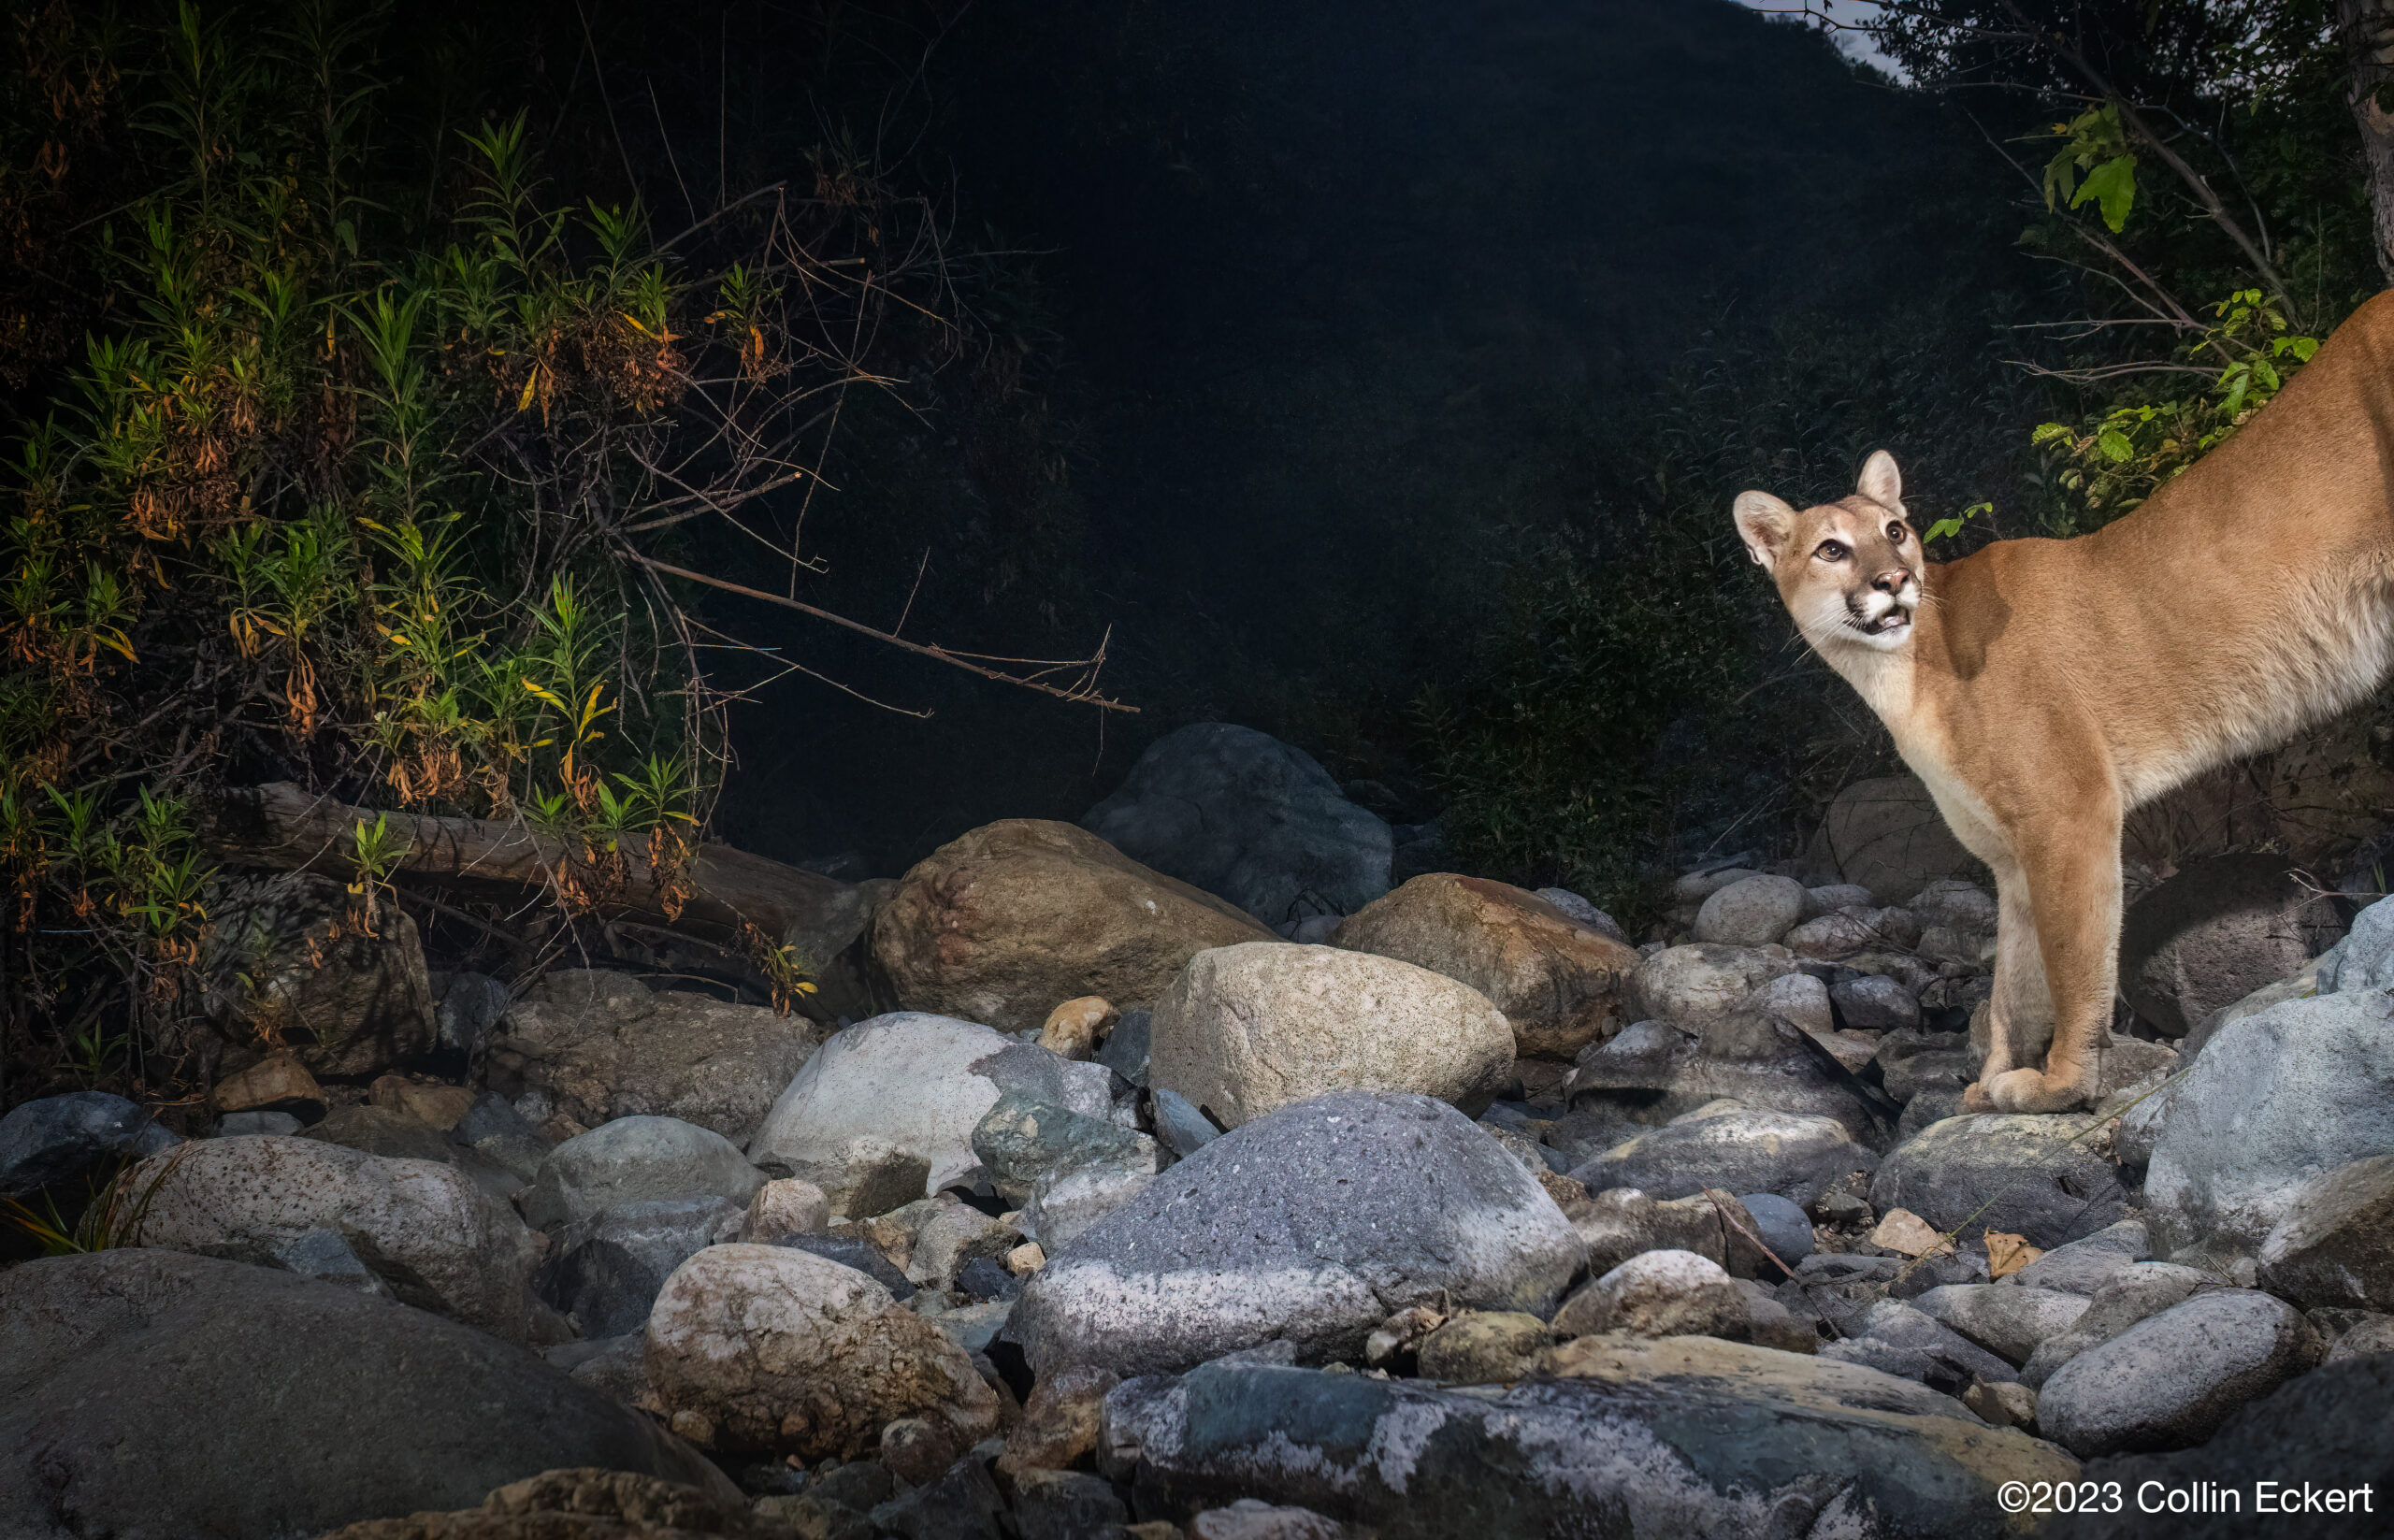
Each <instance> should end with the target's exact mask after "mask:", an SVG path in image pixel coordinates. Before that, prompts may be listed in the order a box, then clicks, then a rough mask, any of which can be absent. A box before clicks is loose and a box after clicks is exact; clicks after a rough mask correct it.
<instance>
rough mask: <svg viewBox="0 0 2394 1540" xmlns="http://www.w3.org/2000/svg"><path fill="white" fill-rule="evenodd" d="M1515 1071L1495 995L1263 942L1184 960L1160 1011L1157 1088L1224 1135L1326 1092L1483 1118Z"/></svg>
mask: <svg viewBox="0 0 2394 1540" xmlns="http://www.w3.org/2000/svg"><path fill="white" fill-rule="evenodd" d="M1512 1066H1513V1030H1512V1028H1511V1026H1510V1025H1509V1024H1508V1023H1507V1021H1506V1019H1505V1016H1504V1015H1503V1013H1501V1012H1499V1011H1498V1010H1497V1009H1496V1008H1495V1007H1494V1006H1493V1005H1492V1004H1490V1003H1489V1000H1488V997H1487V996H1485V995H1483V994H1481V993H1479V991H1478V990H1477V989H1474V988H1472V987H1470V986H1468V985H1464V984H1459V983H1457V982H1456V981H1455V980H1453V979H1450V978H1449V977H1447V976H1446V975H1445V974H1443V973H1434V972H1432V971H1430V970H1428V969H1426V968H1417V967H1415V966H1413V964H1411V963H1408V962H1399V961H1397V960H1396V959H1395V958H1393V957H1375V956H1373V955H1372V954H1370V953H1366V952H1347V951H1341V950H1338V949H1335V948H1333V947H1323V946H1299V945H1295V944H1292V943H1284V942H1255V943H1242V944H1240V945H1237V946H1224V947H1218V948H1216V949H1214V950H1212V951H1209V952H1204V953H1200V954H1199V955H1198V956H1196V957H1192V958H1190V963H1189V966H1188V967H1187V968H1186V969H1184V970H1183V971H1182V972H1181V974H1180V976H1179V977H1178V978H1177V979H1175V980H1174V981H1173V985H1172V988H1171V989H1170V990H1169V991H1168V992H1167V993H1166V994H1165V995H1164V998H1163V999H1162V1000H1161V1001H1159V1002H1158V1004H1157V1006H1156V1013H1155V1025H1154V1028H1153V1029H1152V1037H1151V1038H1150V1042H1149V1047H1148V1065H1147V1073H1148V1077H1149V1080H1150V1083H1151V1084H1153V1085H1154V1086H1156V1087H1161V1088H1162V1089H1166V1090H1172V1091H1176V1092H1178V1093H1179V1094H1180V1095H1182V1096H1184V1097H1186V1098H1188V1099H1189V1101H1190V1102H1191V1103H1193V1104H1194V1105H1195V1106H1197V1107H1198V1108H1199V1109H1201V1110H1202V1111H1204V1113H1205V1114H1207V1115H1209V1116H1211V1117H1212V1118H1213V1119H1214V1120H1215V1121H1216V1122H1218V1123H1219V1124H1221V1125H1222V1126H1223V1127H1224V1128H1233V1129H1234V1128H1236V1127H1238V1126H1239V1125H1240V1124H1242V1123H1245V1122H1247V1121H1249V1120H1251V1119H1253V1118H1256V1117H1260V1116H1262V1115H1264V1114H1265V1113H1268V1112H1271V1111H1272V1110H1273V1109H1275V1108H1276V1107H1283V1106H1287V1105H1288V1104H1290V1103H1291V1102H1294V1101H1304V1100H1305V1098H1307V1097H1310V1096H1319V1095H1321V1094H1322V1093H1324V1092H1329V1091H1348V1090H1359V1091H1400V1092H1403V1091H1409V1092H1418V1093H1420V1094H1421V1095H1424V1096H1435V1097H1437V1098H1439V1099H1440V1100H1441V1101H1451V1102H1453V1103H1455V1104H1456V1105H1457V1106H1460V1107H1464V1108H1465V1109H1466V1110H1468V1111H1470V1112H1472V1113H1474V1114H1477V1113H1478V1112H1479V1111H1481V1110H1483V1109H1484V1108H1485V1107H1486V1106H1487V1105H1488V1103H1489V1101H1491V1100H1493V1098H1494V1096H1495V1094H1496V1092H1497V1091H1498V1090H1499V1089H1501V1088H1502V1087H1503V1086H1504V1084H1505V1081H1506V1079H1507V1076H1508V1075H1509V1073H1510V1072H1511V1070H1512Z"/></svg>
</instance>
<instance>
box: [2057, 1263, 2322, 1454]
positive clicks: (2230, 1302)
mask: <svg viewBox="0 0 2394 1540" xmlns="http://www.w3.org/2000/svg"><path fill="white" fill-rule="evenodd" d="M2317 1348H2318V1339H2317V1336H2316V1335H2315V1333H2314V1332H2313V1331H2312V1330H2311V1327H2310V1325H2309V1323H2307V1322H2306V1321H2304V1320H2303V1318H2302V1316H2301V1313H2300V1312H2299V1311H2297V1310H2296V1309H2295V1308H2294V1306H2292V1305H2290V1304H2287V1303H2286V1302H2285V1301H2283V1300H2279V1299H2274V1298H2272V1297H2271V1296H2270V1295H2267V1294H2263V1293H2259V1292H2257V1291H2255V1290H2252V1289H2243V1288H2234V1289H2228V1288H2224V1289H2220V1290H2217V1291H2215V1292H2213V1293H2207V1294H2198V1295H2196V1296H2195V1297H2194V1298H2193V1299H2190V1300H2188V1301H2186V1302H2185V1303H2184V1304H2179V1305H2173V1306H2172V1307H2170V1309H2168V1310H2165V1311H2163V1312H2161V1314H2159V1315H2157V1316H2153V1317H2148V1318H2146V1319H2144V1320H2142V1321H2139V1322H2138V1323H2137V1324H2136V1325H2134V1326H2131V1327H2129V1328H2128V1329H2127V1331H2123V1332H2121V1333H2120V1334H2119V1335H2118V1336H2116V1337H2113V1339H2112V1340H2111V1341H2110V1342H2107V1343H2105V1344H2104V1345H2103V1346H2100V1347H2096V1348H2092V1349H2090V1350H2088V1351H2086V1352H2084V1353H2081V1354H2079V1355H2078V1356H2077V1357H2076V1358H2074V1359H2071V1360H2070V1361H2069V1362H2068V1363H2065V1364H2063V1365H2062V1366H2061V1367H2060V1368H2059V1369H2057V1370H2055V1372H2054V1374H2053V1377H2052V1378H2051V1379H2048V1380H2046V1381H2045V1384H2044V1389H2042V1390H2041V1391H2040V1392H2039V1394H2038V1398H2037V1422H2038V1426H2039V1428H2040V1429H2041V1431H2042V1432H2043V1433H2044V1435H2045V1436H2046V1437H2047V1438H2050V1439H2052V1440H2053V1441H2054V1442H2055V1443H2057V1444H2059V1445H2061V1446H2063V1447H2064V1448H2067V1449H2069V1450H2070V1452H2071V1453H2073V1454H2075V1455H2077V1456H2079V1457H2080V1458H2081V1459H2091V1458H2092V1457H2094V1456H2096V1455H2106V1454H2120V1453H2135V1452H2141V1451H2144V1450H2153V1449H2182V1448H2185V1447H2186V1446H2189V1445H2194V1444H2199V1443H2201V1442H2202V1441H2203V1440H2204V1439H2207V1438H2209V1437H2210V1436H2211V1435H2212V1434H2213V1433H2214V1432H2216V1431H2217V1430H2218V1428H2219V1425H2220V1424H2221V1423H2222V1422H2225V1421H2226V1420H2228V1414H2229V1413H2231V1412H2233V1411H2235V1410H2236V1409H2237V1408H2238V1407H2240V1406H2242V1405H2243V1404H2244V1403H2246V1402H2248V1401H2252V1400H2254V1399H2256V1398H2257V1397H2259V1396H2265V1395H2268V1394H2269V1393H2270V1392H2271V1390H2274V1389H2277V1388H2278V1387H2279V1386H2280V1385H2283V1384H2284V1383H2286V1381H2287V1380H2289V1379H2292V1378H2293V1377H2294V1376H2295V1375H2296V1374H2300V1373H2301V1372H2302V1371H2303V1370H2304V1369H2306V1368H2308V1367H2310V1364H2311V1362H2312V1361H2313V1360H2315V1357H2316V1354H2317Z"/></svg>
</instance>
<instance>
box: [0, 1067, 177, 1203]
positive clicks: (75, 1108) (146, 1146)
mask: <svg viewBox="0 0 2394 1540" xmlns="http://www.w3.org/2000/svg"><path fill="white" fill-rule="evenodd" d="M181 1143H182V1140H181V1139H180V1137H179V1136H177V1135H175V1134H173V1133H170V1132H168V1131H167V1130H165V1129H163V1128H160V1127H159V1126H158V1124H157V1123H156V1122H155V1121H154V1120H152V1119H151V1116H150V1115H149V1114H148V1113H146V1112H143V1111H142V1110H141V1109H140V1108H139V1107H138V1106H136V1105H135V1104H134V1103H133V1102H130V1101H126V1100H125V1099H124V1098H123V1097H121V1096H111V1095H109V1094H108V1092H106V1091H69V1092H67V1093H66V1094H65V1096H45V1097H40V1098H37V1099H36V1100H35V1101H23V1102H20V1103H18V1104H17V1105H16V1106H15V1107H13V1108H11V1109H10V1110H9V1113H8V1115H7V1116H6V1117H0V1197H8V1198H22V1197H24V1196H25V1195H26V1194H28V1193H33V1192H38V1191H40V1190H41V1189H42V1188H43V1187H50V1186H52V1185H54V1184H56V1183H60V1182H66V1181H71V1180H73V1179H75V1178H76V1177H79V1176H83V1175H86V1174H90V1173H92V1168H94V1166H97V1165H99V1164H100V1163H101V1162H102V1161H108V1160H117V1159H123V1160H128V1161H130V1160H138V1159H142V1158H144V1157H146V1156H151V1155H155V1154H157V1153H158V1152H159V1151H160V1150H164V1149H171V1148H172V1147H173V1146H175V1145H177V1144H181Z"/></svg>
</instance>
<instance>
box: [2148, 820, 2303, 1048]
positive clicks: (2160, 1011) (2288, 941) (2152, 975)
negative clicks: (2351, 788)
mask: <svg viewBox="0 0 2394 1540" xmlns="http://www.w3.org/2000/svg"><path fill="white" fill-rule="evenodd" d="M2343 932H2344V924H2343V922H2342V921H2341V920H2340V919H2338V917H2337V915H2336V909H2335V903H2334V901H2333V900H2330V899H2329V898H2328V897H2327V896H2326V895H2325V894H2324V893H2322V892H2320V891H2319V885H2317V884H2316V883H2315V882H2312V881H2310V880H2309V879H2308V877H2307V876H2306V875H2305V874H2304V873H2302V872H2300V871H2295V870H2292V869H2291V868H2290V867H2289V866H2288V865H2287V862H2286V857H2284V856H2257V855H2248V856H2210V857H2207V858H2205V859H2203V860H2199V861H2195V862H2193V863H2191V864H2189V865H2188V866H2186V867H2185V869H2183V870H2182V871H2179V872H2178V874H2177V875H2176V876H2174V877H2170V878H2169V879H2168V880H2166V881H2165V882H2163V883H2162V884H2161V885H2159V886H2157V887H2155V888H2154V889H2152V890H2151V891H2150V892H2148V893H2146V894H2145V895H2144V896H2143V897H2142V898H2140V899H2138V900H2137V901H2136V902H2134V903H2132V904H2130V905H2129V906H2128V910H2127V915H2126V916H2125V917H2124V918H2123V920H2122V922H2121V926H2120V990H2121V992H2122V993H2123V994H2125V995H2127V1001H2128V1004H2129V1005H2130V1006H2132V1007H2134V1008H2135V1011H2136V1014H2137V1015H2140V1016H2142V1017H2143V1018H2144V1019H2145V1020H2146V1021H2147V1022H2149V1023H2151V1024H2152V1026H2153V1028H2154V1029H2155V1030H2156V1031H2158V1032H2160V1033H2161V1034H2162V1035H2164V1036H2166V1037H2184V1036H2185V1034H2186V1033H2187V1031H2188V1030H2189V1029H2192V1028H2194V1027H2195V1026H2197V1025H2199V1023H2200V1022H2201V1021H2202V1020H2203V1018H2204V1017H2205V1016H2208V1015H2211V1014H2212V1013H2213V1012H2214V1011H2217V1010H2219V1009H2220V1008H2221V1007H2222V1006H2226V1005H2230V1004H2233V1003H2235V1002H2236V1001H2237V1000H2242V999H2243V998H2244V997H2245V996H2246V995H2249V994H2251V993H2252V992H2253V991H2254V990H2256V989H2258V988H2261V987H2263V986H2267V985H2271V984H2274V983H2276V982H2277V981H2278V980H2280V979H2283V978H2286V977H2287V976H2288V975H2290V974H2292V973H2294V972H2295V971H2297V970H2299V969H2300V968H2301V967H2302V965H2303V964H2305V963H2307V962H2309V961H2310V960H2311V959H2312V958H2313V957H2316V956H2317V955H2318V954H2319V953H2321V952H2324V951H2326V950H2327V949H2328V947H2329V946H2330V945H2331V944H2333V943H2334V942H2335V941H2336V939H2337V938H2338V937H2339V936H2340V935H2342V934H2343Z"/></svg>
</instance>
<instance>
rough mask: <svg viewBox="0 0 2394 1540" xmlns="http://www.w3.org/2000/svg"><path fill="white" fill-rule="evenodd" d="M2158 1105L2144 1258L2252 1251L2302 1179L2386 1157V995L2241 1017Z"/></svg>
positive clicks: (2389, 1101)
mask: <svg viewBox="0 0 2394 1540" xmlns="http://www.w3.org/2000/svg"><path fill="white" fill-rule="evenodd" d="M2384 907H2385V906H2384V905H2383V904H2382V903H2381V904H2379V905H2376V906H2374V907H2373V908H2372V910H2370V911H2367V912H2366V913H2374V912H2375V910H2376V909H2379V908H2384ZM2169 1098H2170V1101H2169V1106H2168V1109H2167V1112H2166V1115H2165V1117H2164V1120H2163V1121H2162V1123H2161V1128H2160V1132H2159V1135H2158V1137H2157V1138H2156V1140H2155V1142H2154V1145H2153V1158H2152V1161H2151V1163H2150V1164H2149V1165H2148V1166H2147V1168H2146V1172H2145V1183H2144V1191H2145V1204H2146V1209H2147V1213H2146V1222H2147V1223H2148V1224H2150V1225H2151V1227H2152V1229H2153V1241H2154V1249H2155V1250H2156V1251H2157V1252H2161V1253H2163V1254H2165V1255H2167V1254H2170V1253H2174V1252H2177V1251H2179V1250H2181V1249H2183V1248H2185V1247H2186V1246H2189V1245H2193V1244H2194V1243H2196V1242H2197V1241H2203V1242H2205V1243H2206V1244H2208V1245H2211V1246H2212V1247H2213V1248H2214V1250H2220V1251H2229V1252H2232V1251H2245V1252H2250V1251H2252V1250H2254V1249H2257V1247H2258V1246H2259V1245H2261V1244H2262V1242H2263V1241H2264V1240H2265V1239H2266V1238H2267V1236H2268V1235H2269V1233H2270V1231H2271V1230H2273V1229H2275V1228H2276V1226H2277V1224H2278V1221H2280V1220H2281V1219H2283V1218H2285V1217H2286V1215H2287V1213H2288V1212H2289V1211H2290V1210H2291V1209H2292V1207H2293V1205H2294V1201H2295V1199H2296V1197H2297V1196H2298V1195H2299V1194H2300V1192H2301V1190H2302V1188H2303V1187H2304V1186H2305V1185H2306V1184H2308V1183H2309V1182H2310V1181H2311V1179H2312V1178H2313V1177H2315V1176H2316V1175H2317V1174H2319V1173H2322V1172H2327V1171H2331V1170H2333V1169H2335V1168H2336V1167H2338V1166H2342V1165H2345V1164H2347V1163H2349V1162H2351V1161H2354V1160H2359V1159H2367V1158H2368V1157H2370V1156H2373V1155H2383V1154H2385V1153H2386V1152H2387V1151H2388V1150H2394V997H2389V996H2388V995H2387V994H2386V993H2384V992H2383V991H2371V992H2368V993H2358V994H2356V993H2350V992H2346V993H2339V994H2333V995H2321V996H2318V997H2317V998H2315V999H2312V1000H2287V1001H2286V1002H2285V1003H2284V1004H2280V1005H2275V1006H2271V1008H2270V1009H2268V1010H2266V1011H2263V1012H2261V1013H2260V1014H2259V1015H2252V1016H2246V1017H2245V1018H2244V1019H2243V1020H2242V1021H2238V1022H2236V1023H2234V1024H2233V1025H2232V1026H2229V1027H2228V1028H2225V1029H2222V1030H2221V1031H2220V1032H2219V1034H2218V1035H2217V1036H2215V1037H2214V1038H2213V1039H2212V1040H2211V1042H2210V1043H2209V1044H2207V1045H2206V1046H2205V1047H2204V1049H2203V1051H2202V1053H2201V1055H2200V1056H2199V1057H2198V1058H2196V1060H2195V1062H2194V1064H2193V1066H2192V1067H2191V1068H2189V1069H2188V1070H2187V1072H2186V1073H2185V1078H2184V1079H2182V1080H2180V1081H2179V1082H2178V1084H2177V1086H2176V1087H2175V1088H2174V1089H2173V1090H2172V1091H2170V1093H2169ZM2156 1100H2158V1099H2157V1098H2156Z"/></svg>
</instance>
